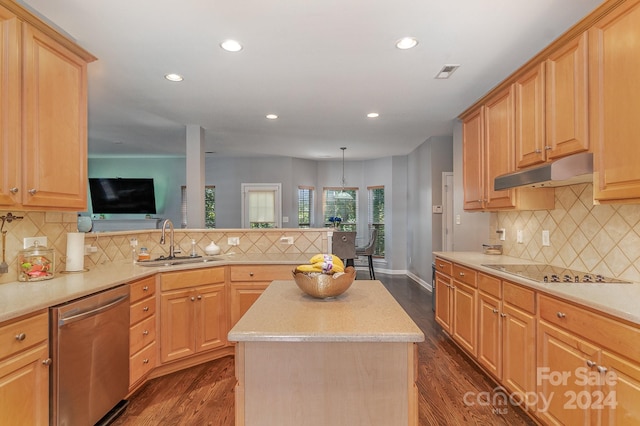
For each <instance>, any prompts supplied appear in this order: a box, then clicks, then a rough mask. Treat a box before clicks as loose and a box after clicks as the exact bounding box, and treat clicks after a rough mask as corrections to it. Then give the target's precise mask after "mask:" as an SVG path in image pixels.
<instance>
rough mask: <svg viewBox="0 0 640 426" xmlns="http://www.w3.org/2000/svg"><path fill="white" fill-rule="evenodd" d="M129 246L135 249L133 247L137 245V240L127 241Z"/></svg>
mask: <svg viewBox="0 0 640 426" xmlns="http://www.w3.org/2000/svg"><path fill="white" fill-rule="evenodd" d="M129 245H130V246H131V247H135V246H137V245H138V239H137V238H132V239H130V240H129Z"/></svg>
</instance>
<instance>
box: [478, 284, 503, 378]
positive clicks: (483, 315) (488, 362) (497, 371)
mask: <svg viewBox="0 0 640 426" xmlns="http://www.w3.org/2000/svg"><path fill="white" fill-rule="evenodd" d="M478 362H479V363H480V364H481V365H482V366H484V367H485V368H486V369H487V371H489V372H490V373H491V374H493V375H494V376H496V377H497V378H498V379H501V378H502V327H501V323H500V301H499V300H498V299H496V298H495V297H491V296H489V295H488V294H485V293H483V292H479V293H478Z"/></svg>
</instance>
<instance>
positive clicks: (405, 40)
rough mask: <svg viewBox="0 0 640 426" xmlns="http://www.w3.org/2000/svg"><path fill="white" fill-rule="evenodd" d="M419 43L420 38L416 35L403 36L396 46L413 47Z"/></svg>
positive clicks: (401, 47) (403, 48) (400, 47)
mask: <svg viewBox="0 0 640 426" xmlns="http://www.w3.org/2000/svg"><path fill="white" fill-rule="evenodd" d="M417 45H418V40H417V39H416V38H415V37H402V38H401V39H400V40H398V41H397V42H396V47H397V48H398V49H402V50H406V49H411V48H412V47H416V46H417Z"/></svg>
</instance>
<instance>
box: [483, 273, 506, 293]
mask: <svg viewBox="0 0 640 426" xmlns="http://www.w3.org/2000/svg"><path fill="white" fill-rule="evenodd" d="M478 289H479V290H480V291H482V292H485V293H487V294H490V295H492V296H495V297H497V298H500V296H501V294H500V278H496V277H494V276H491V275H487V274H483V273H482V272H479V273H478Z"/></svg>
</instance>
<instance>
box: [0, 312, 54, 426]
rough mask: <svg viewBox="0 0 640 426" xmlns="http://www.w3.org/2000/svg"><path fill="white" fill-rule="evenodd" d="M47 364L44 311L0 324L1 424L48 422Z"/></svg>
mask: <svg viewBox="0 0 640 426" xmlns="http://www.w3.org/2000/svg"><path fill="white" fill-rule="evenodd" d="M50 364H51V359H50V358H49V316H48V313H47V311H41V312H38V313H36V314H33V315H30V316H28V317H22V318H18V319H16V320H12V321H8V322H6V323H2V324H0V413H2V422H3V424H11V425H17V424H28V425H48V424H49V370H50V367H49V365H50Z"/></svg>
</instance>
